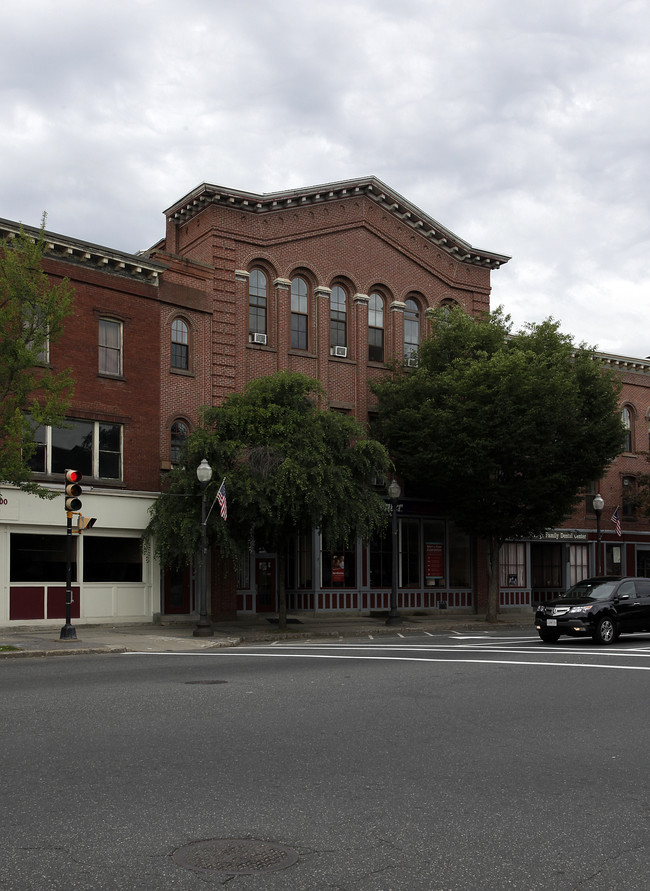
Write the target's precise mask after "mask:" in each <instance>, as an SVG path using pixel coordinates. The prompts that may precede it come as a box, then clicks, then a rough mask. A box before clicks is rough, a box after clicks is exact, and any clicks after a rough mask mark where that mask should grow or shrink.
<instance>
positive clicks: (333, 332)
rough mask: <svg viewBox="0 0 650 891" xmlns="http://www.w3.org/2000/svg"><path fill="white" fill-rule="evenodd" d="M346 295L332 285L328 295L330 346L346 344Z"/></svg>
mask: <svg viewBox="0 0 650 891" xmlns="http://www.w3.org/2000/svg"><path fill="white" fill-rule="evenodd" d="M346 304H347V295H346V293H345V291H344V290H343V288H342V287H341V286H340V285H334V287H333V288H332V293H331V295H330V346H347V343H348V338H347V305H346Z"/></svg>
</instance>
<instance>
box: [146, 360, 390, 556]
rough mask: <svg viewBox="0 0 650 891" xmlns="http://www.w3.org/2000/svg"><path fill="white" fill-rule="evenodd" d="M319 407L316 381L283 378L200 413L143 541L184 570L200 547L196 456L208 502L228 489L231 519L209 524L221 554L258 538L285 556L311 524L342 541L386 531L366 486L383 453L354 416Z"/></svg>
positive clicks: (381, 510)
mask: <svg viewBox="0 0 650 891" xmlns="http://www.w3.org/2000/svg"><path fill="white" fill-rule="evenodd" d="M323 399H324V392H323V390H322V387H321V385H320V384H319V382H318V381H316V380H313V379H311V378H309V377H307V376H306V375H303V374H295V373H291V372H280V373H278V374H275V375H272V376H269V377H263V378H259V379H257V380H254V381H252V382H251V383H250V384H248V386H247V387H246V388H245V390H244V391H243V392H242V393H235V394H233V395H231V396H229V397H228V398H227V399H226V400H225V401H224V402H223V404H222V405H220V406H219V407H217V408H208V409H206V410H205V412H204V415H203V424H202V426H201V427H200V428H199V429H197V430H196V431H194V432H193V433H192V434H191V435H190V436H189V437H188V439H187V441H186V445H185V450H184V455H183V459H182V466H179V467H177V468H175V469H174V470H172V471H171V473H170V474H169V478H168V485H167V487H166V490H165V492H164V493H163V494H162V495H161V497H160V498H159V499H158V500H157V502H156V504H155V505H154V507H153V508H152V511H151V521H150V523H149V527H148V529H147V532H146V534H150V535H153V536H154V538H155V542H156V544H155V547H156V550H157V553H158V555H159V556H160V558H161V559H162V561H163V562H164V563H166V564H177V565H182V564H184V563H186V562H187V561H188V560H189V559H190V558H191V557H192V555H193V554H194V553H195V551H196V548H197V547H198V544H199V539H200V520H199V516H200V499H199V498H198V497H196V496H198V495H199V494H200V486H199V483H198V481H197V478H196V468H197V466H198V465H199V463H200V462H201V459H202V458H207V460H208V462H209V463H210V464H211V466H212V467H213V471H214V476H213V480H212V482H211V483H210V487H209V489H208V498H209V501H210V503H211V502H212V500H213V498H214V496H215V494H216V492H217V489H218V488H219V486H220V484H221V480H222V478H224V477H225V481H226V491H227V498H228V520H227V522H225V523H224V521H223V520H222V519H221V517H220V515H219V511H218V508H215V510H214V511H213V512H212V514H211V515H210V518H209V520H208V535H209V538H210V539H211V540H212V541H213V543H215V544H216V545H217V546H218V547H219V549H220V550H221V552H222V553H224V554H234V553H235V552H237V551H240V552H241V551H242V550H245V549H247V548H248V547H249V546H250V542H251V539H253V538H254V539H256V540H258V541H263V542H264V543H265V545H266V546H267V547H269V548H274V549H277V551H278V554H279V555H281V553H282V552H283V549H286V545H287V542H288V541H289V539H290V537H291V536H292V535H294V534H295V533H296V532H297V531H298V530H306V529H310V528H312V527H314V526H318V527H320V528H321V529H322V531H323V532H324V534H326V535H327V536H329V537H330V539H331V540H333V541H336V542H337V543H345V542H348V541H350V540H351V539H353V538H354V537H355V536H356V535H365V534H371V533H372V531H373V530H374V529H376V528H379V527H381V526H382V525H383V524H384V523H385V521H386V508H385V504H384V502H383V500H382V498H381V496H380V495H379V494H377V492H376V491H375V490H374V489H373V488H372V485H371V479H372V477H373V476H374V475H375V474H383V473H385V472H386V471H387V469H388V466H389V462H388V458H387V455H386V451H385V449H384V447H383V446H382V445H380V444H379V443H378V442H375V441H374V440H371V439H368V437H367V435H366V433H365V431H364V430H363V428H362V427H361V426H360V425H359V424H358V422H357V421H355V420H354V419H353V418H352V417H349V416H346V415H343V414H340V413H338V412H334V411H327V410H324V409H322V408H320V407H319V401H322V400H323ZM192 494H193V495H194V496H195V497H192ZM187 496H190V497H187Z"/></svg>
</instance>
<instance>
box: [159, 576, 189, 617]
mask: <svg viewBox="0 0 650 891" xmlns="http://www.w3.org/2000/svg"><path fill="white" fill-rule="evenodd" d="M190 578H191V574H190V568H189V566H186V567H185V568H184V569H166V570H165V577H164V585H163V613H164V614H165V615H167V616H170V615H172V616H173V615H186V614H187V613H189V612H190V590H191V586H190Z"/></svg>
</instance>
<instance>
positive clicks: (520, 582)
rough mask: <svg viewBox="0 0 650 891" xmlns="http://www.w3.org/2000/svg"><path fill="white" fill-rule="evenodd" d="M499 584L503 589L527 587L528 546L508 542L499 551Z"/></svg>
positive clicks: (521, 543)
mask: <svg viewBox="0 0 650 891" xmlns="http://www.w3.org/2000/svg"><path fill="white" fill-rule="evenodd" d="M499 584H500V586H501V587H502V588H523V587H525V585H526V545H525V544H524V543H523V542H517V541H507V542H506V543H505V544H504V545H502V547H501V550H500V551H499Z"/></svg>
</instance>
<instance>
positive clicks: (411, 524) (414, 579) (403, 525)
mask: <svg viewBox="0 0 650 891" xmlns="http://www.w3.org/2000/svg"><path fill="white" fill-rule="evenodd" d="M399 527H400V528H399V531H400V536H399V539H400V579H399V583H400V587H402V588H408V587H413V588H416V587H419V585H420V521H419V520H402V521H401V522H400V524H399Z"/></svg>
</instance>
